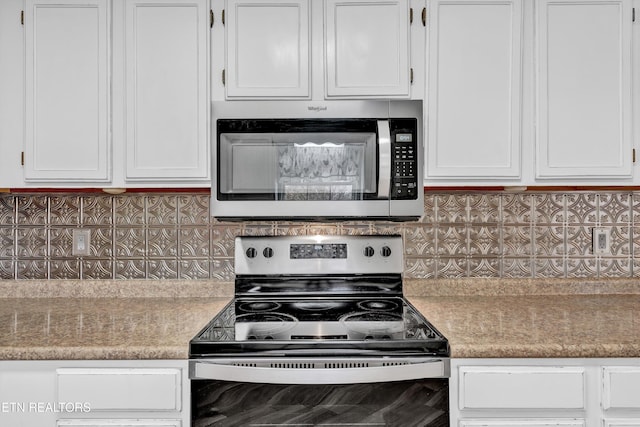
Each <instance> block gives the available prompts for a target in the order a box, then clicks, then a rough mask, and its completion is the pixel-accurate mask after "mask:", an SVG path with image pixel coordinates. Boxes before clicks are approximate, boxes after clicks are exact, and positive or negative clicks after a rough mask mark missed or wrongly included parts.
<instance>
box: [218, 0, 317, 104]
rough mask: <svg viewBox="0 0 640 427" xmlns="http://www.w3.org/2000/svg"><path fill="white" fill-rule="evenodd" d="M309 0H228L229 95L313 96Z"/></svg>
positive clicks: (227, 60) (226, 13) (227, 85)
mask: <svg viewBox="0 0 640 427" xmlns="http://www.w3.org/2000/svg"><path fill="white" fill-rule="evenodd" d="M310 28H311V27H310V14H309V0H279V1H264V0H263V1H256V0H227V2H226V7H225V30H226V44H227V47H226V56H227V57H226V70H225V86H226V96H227V98H283V97H284V98H308V97H309V96H310V94H311V92H310V84H309V81H310V79H309V75H310V70H311V68H310V63H311V48H310Z"/></svg>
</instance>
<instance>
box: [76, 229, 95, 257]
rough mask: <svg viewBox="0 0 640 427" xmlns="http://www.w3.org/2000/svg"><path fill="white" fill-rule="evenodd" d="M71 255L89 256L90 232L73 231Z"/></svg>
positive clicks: (83, 230) (84, 230)
mask: <svg viewBox="0 0 640 427" xmlns="http://www.w3.org/2000/svg"><path fill="white" fill-rule="evenodd" d="M71 254H72V255H74V256H88V255H91V232H90V230H86V229H75V230H73V248H71Z"/></svg>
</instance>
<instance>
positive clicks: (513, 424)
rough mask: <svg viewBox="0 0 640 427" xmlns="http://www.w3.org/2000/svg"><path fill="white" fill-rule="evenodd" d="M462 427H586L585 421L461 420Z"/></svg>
mask: <svg viewBox="0 0 640 427" xmlns="http://www.w3.org/2000/svg"><path fill="white" fill-rule="evenodd" d="M460 426H461V427H584V420H559V419H547V420H461V421H460Z"/></svg>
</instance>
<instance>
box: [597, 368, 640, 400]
mask: <svg viewBox="0 0 640 427" xmlns="http://www.w3.org/2000/svg"><path fill="white" fill-rule="evenodd" d="M602 374H603V375H602V377H603V380H604V395H603V407H604V409H640V368H638V367H623V366H620V367H605V368H602Z"/></svg>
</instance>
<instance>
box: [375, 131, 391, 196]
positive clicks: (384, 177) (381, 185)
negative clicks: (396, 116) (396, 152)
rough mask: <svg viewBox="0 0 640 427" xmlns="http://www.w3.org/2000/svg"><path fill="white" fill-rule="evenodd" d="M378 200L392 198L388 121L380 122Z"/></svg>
mask: <svg viewBox="0 0 640 427" xmlns="http://www.w3.org/2000/svg"><path fill="white" fill-rule="evenodd" d="M378 156H379V157H378V160H379V161H378V167H379V168H378V199H390V198H391V130H390V129H389V121H388V120H378Z"/></svg>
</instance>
